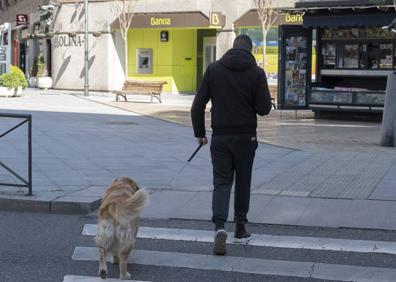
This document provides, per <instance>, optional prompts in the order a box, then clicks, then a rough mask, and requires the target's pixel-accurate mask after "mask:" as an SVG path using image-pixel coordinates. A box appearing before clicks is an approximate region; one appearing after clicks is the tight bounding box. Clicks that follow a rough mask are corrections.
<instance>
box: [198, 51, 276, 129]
mask: <svg viewBox="0 0 396 282" xmlns="http://www.w3.org/2000/svg"><path fill="white" fill-rule="evenodd" d="M209 100H211V102H212V110H211V112H212V129H213V135H220V134H256V129H257V114H259V115H261V116H263V115H267V114H269V112H270V111H271V96H270V93H269V89H268V83H267V77H266V75H265V72H264V71H263V70H262V69H261V68H260V67H258V66H257V63H256V60H255V58H254V57H253V55H252V54H251V53H250V52H248V51H246V50H244V49H230V50H229V51H228V52H227V53H226V54H225V55H224V56H223V57H222V58H221V59H220V60H219V61H217V62H214V63H212V64H210V65H209V67H208V69H207V70H206V72H205V75H204V78H203V81H202V83H201V85H200V87H199V89H198V93H197V95H196V96H195V99H194V102H193V105H192V108H191V119H192V124H193V128H194V134H195V137H204V136H205V135H206V132H205V108H206V104H207V103H208V102H209Z"/></svg>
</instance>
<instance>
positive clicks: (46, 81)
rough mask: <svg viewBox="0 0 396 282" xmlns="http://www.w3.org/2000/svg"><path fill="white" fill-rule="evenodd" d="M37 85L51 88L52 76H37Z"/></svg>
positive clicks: (42, 87)
mask: <svg viewBox="0 0 396 282" xmlns="http://www.w3.org/2000/svg"><path fill="white" fill-rule="evenodd" d="M37 87H38V88H40V89H45V90H47V89H49V88H52V78H51V77H49V76H45V77H38V78H37Z"/></svg>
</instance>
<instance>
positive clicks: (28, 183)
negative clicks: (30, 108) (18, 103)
mask: <svg viewBox="0 0 396 282" xmlns="http://www.w3.org/2000/svg"><path fill="white" fill-rule="evenodd" d="M0 118H15V119H23V121H22V122H20V123H19V124H17V125H15V126H14V127H12V128H11V129H9V130H7V131H6V132H4V133H2V134H1V135H0V138H2V137H4V136H6V135H7V134H8V133H10V132H12V131H14V130H15V129H17V128H19V127H20V126H22V125H23V124H25V123H28V179H27V180H26V179H24V178H23V177H22V176H20V175H19V174H18V173H16V172H15V171H14V170H12V169H11V168H9V167H8V166H6V165H5V164H4V163H3V162H2V161H0V167H3V168H4V169H5V170H7V171H8V172H9V173H11V174H12V175H14V176H15V177H16V178H18V179H19V180H20V181H21V182H22V183H23V184H16V183H2V182H0V186H12V187H24V188H28V189H29V192H28V195H29V196H30V195H32V116H31V115H24V114H5V113H0Z"/></svg>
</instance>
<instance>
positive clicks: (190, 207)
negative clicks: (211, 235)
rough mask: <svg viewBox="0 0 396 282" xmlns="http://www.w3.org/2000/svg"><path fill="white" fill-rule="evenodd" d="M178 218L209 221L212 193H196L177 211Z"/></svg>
mask: <svg viewBox="0 0 396 282" xmlns="http://www.w3.org/2000/svg"><path fill="white" fill-rule="evenodd" d="M177 214H178V218H183V219H197V220H210V219H211V217H212V193H211V192H197V193H195V195H194V196H193V197H192V198H191V199H190V200H189V201H188V202H186V204H185V205H184V206H182V207H181V208H180V209H179V210H178V211H177Z"/></svg>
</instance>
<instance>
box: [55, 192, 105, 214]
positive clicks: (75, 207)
mask: <svg viewBox="0 0 396 282" xmlns="http://www.w3.org/2000/svg"><path fill="white" fill-rule="evenodd" d="M100 202H101V197H98V196H80V195H77V196H74V195H73V194H71V195H66V196H63V197H59V198H57V199H56V200H54V201H52V202H51V205H50V212H51V213H67V214H81V213H84V214H85V213H89V212H92V211H94V210H95V209H97V208H98V207H99V205H100Z"/></svg>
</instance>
